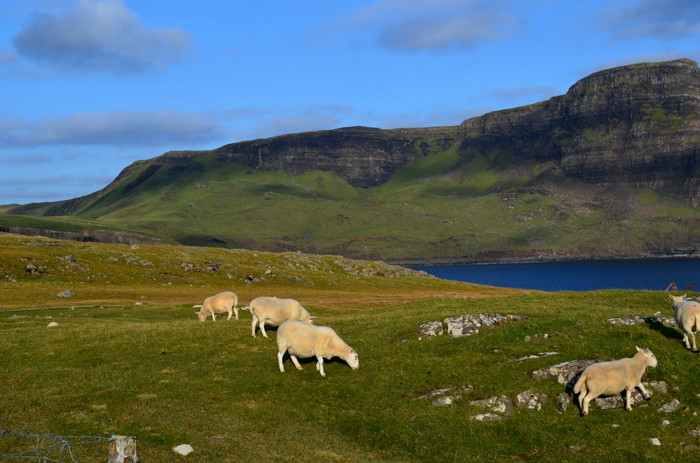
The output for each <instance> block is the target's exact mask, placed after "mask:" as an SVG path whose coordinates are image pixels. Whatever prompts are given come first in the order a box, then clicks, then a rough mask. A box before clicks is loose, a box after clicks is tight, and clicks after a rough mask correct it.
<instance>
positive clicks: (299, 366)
mask: <svg viewBox="0 0 700 463" xmlns="http://www.w3.org/2000/svg"><path fill="white" fill-rule="evenodd" d="M289 357H290V358H291V359H292V363H294V366H295V367H297V370H301V369H302V368H301V364H299V359H297V358H296V356H295V355H292V354H289Z"/></svg>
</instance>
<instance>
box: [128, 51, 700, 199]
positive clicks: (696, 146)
mask: <svg viewBox="0 0 700 463" xmlns="http://www.w3.org/2000/svg"><path fill="white" fill-rule="evenodd" d="M450 147H454V148H455V149H456V150H457V153H458V154H460V155H461V156H462V157H463V158H464V162H469V160H470V159H471V158H472V157H473V156H474V155H476V154H479V155H482V156H484V157H486V158H487V159H488V160H489V167H490V168H493V169H504V168H506V167H507V166H509V165H518V164H530V165H532V164H533V163H546V162H552V163H554V166H555V168H556V169H558V170H559V171H560V172H562V173H563V174H564V175H565V176H566V177H570V178H576V179H579V180H581V181H583V182H586V183H589V184H595V185H600V186H606V185H626V186H632V187H638V188H650V189H653V190H656V191H658V192H661V193H666V194H670V195H673V196H676V197H679V198H684V199H685V200H686V201H687V202H688V204H689V205H692V206H694V207H696V206H698V205H699V204H700V69H699V68H698V64H697V63H696V62H695V61H691V60H688V59H680V60H677V61H669V62H662V63H643V64H636V65H630V66H622V67H618V68H614V69H608V70H605V71H600V72H597V73H595V74H592V75H590V76H588V77H586V78H584V79H582V80H580V81H579V82H577V83H575V84H574V85H573V86H572V87H571V88H570V89H569V91H568V92H567V93H566V94H565V95H562V96H558V97H554V98H551V99H550V100H548V101H544V102H541V103H538V104H533V105H530V106H523V107H519V108H513V109H508V110H503V111H496V112H492V113H488V114H485V115H483V116H480V117H476V118H472V119H469V120H466V121H464V122H463V123H462V124H461V125H460V126H458V127H433V128H416V129H395V130H380V129H374V128H368V127H349V128H342V129H336V130H327V131H320V132H307V133H299V134H290V135H283V136H279V137H272V138H267V139H260V140H252V141H245V142H240V143H233V144H230V145H225V146H223V147H221V148H219V149H217V150H214V152H215V153H216V155H217V156H218V158H219V159H220V160H222V161H230V162H236V163H239V164H243V165H246V166H249V167H251V168H255V169H272V170H283V171H285V172H288V173H290V174H293V175H296V174H300V173H303V172H307V171H310V170H321V171H332V172H335V173H337V174H338V175H340V176H342V177H343V178H345V179H346V180H347V181H348V182H349V183H350V184H351V185H353V186H355V187H360V188H367V187H373V186H378V185H381V184H383V183H384V182H386V181H387V180H388V179H389V178H390V177H391V176H392V174H393V173H394V172H395V171H396V169H398V168H399V167H401V166H402V165H404V164H406V163H408V162H411V161H414V160H417V159H419V158H421V157H424V156H426V155H428V154H430V153H434V152H439V151H444V150H446V149H448V148H450ZM200 154H201V153H199V152H170V153H166V154H164V155H163V156H160V157H158V158H155V159H152V160H150V161H146V162H149V163H151V166H150V167H149V169H147V170H146V172H145V173H144V174H142V176H143V175H147V174H148V173H149V172H155V171H156V170H157V168H158V167H159V166H160V165H163V164H164V163H172V162H176V163H177V162H183V163H184V162H185V161H186V160H187V159H188V158H192V157H196V156H198V155H200ZM133 168H135V167H134V166H131V167H130V168H127V169H125V172H124V173H122V175H120V177H119V178H121V177H123V176H124V175H125V174H126V173H128V172H130V171H131V170H133ZM119 178H118V179H117V180H119Z"/></svg>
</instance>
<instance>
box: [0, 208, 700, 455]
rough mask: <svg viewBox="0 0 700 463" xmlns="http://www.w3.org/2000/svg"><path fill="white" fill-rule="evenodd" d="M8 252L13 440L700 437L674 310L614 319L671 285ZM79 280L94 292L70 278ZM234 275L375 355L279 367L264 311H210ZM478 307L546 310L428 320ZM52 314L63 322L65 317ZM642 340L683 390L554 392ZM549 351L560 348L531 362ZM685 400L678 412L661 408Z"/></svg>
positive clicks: (679, 447) (529, 447)
mask: <svg viewBox="0 0 700 463" xmlns="http://www.w3.org/2000/svg"><path fill="white" fill-rule="evenodd" d="M374 207H377V206H374ZM0 250H1V251H0V269H1V270H0V277H2V278H3V283H0V285H2V295H3V297H2V298H1V300H0V334H1V335H0V356H2V359H3V368H2V369H0V384H3V394H1V395H0V429H2V430H3V431H10V432H8V433H5V432H3V433H2V436H1V437H0V455H7V454H10V455H12V454H17V453H18V452H20V451H22V450H26V449H27V447H29V448H36V446H37V442H36V441H35V440H34V439H32V438H27V437H23V435H24V434H38V435H46V434H52V435H58V436H74V437H72V438H69V439H68V440H69V441H72V442H73V443H74V445H71V451H72V455H73V456H74V457H75V459H76V461H80V462H83V461H85V462H87V461H100V460H104V459H105V458H106V450H107V446H106V443H105V442H104V441H98V442H97V443H95V444H84V445H80V444H78V443H75V441H76V440H79V439H78V437H79V436H97V437H100V436H102V438H104V437H105V436H107V437H108V436H110V435H112V434H123V435H133V436H136V437H137V438H138V442H139V448H140V454H141V458H142V459H143V461H174V460H178V459H180V457H177V456H176V455H175V454H174V453H173V452H172V450H171V448H172V447H174V446H176V445H179V444H183V443H188V444H190V445H192V447H194V449H195V451H194V453H192V454H190V455H189V456H188V457H187V460H188V461H197V462H200V461H201V462H211V461H217V462H234V461H289V462H292V461H329V462H330V461H333V462H364V461H386V462H395V461H416V462H417V461H420V462H431V461H435V462H443V461H465V460H470V461H494V460H498V461H501V460H532V459H538V460H542V461H557V462H560V461H581V460H587V461H588V460H596V461H613V460H644V461H680V460H681V459H683V460H686V459H693V458H696V457H697V455H698V452H699V451H700V450H698V449H697V447H698V446H699V445H700V441H699V440H698V437H696V434H692V432H693V431H696V430H697V428H698V426H699V424H698V422H697V418H696V417H695V416H694V415H695V414H696V412H698V411H699V409H700V399H699V398H698V396H697V392H698V390H697V378H696V374H695V373H694V372H695V371H697V369H698V367H700V357H698V355H697V354H693V353H690V352H688V351H687V350H686V349H685V347H683V346H682V344H681V336H680V333H679V332H678V331H677V330H676V329H674V328H670V327H665V326H661V325H654V324H641V325H633V326H620V325H612V324H609V323H608V322H607V319H608V318H611V317H622V316H634V315H652V314H653V313H654V312H657V311H661V312H662V313H663V314H665V315H667V316H670V315H671V309H670V304H669V303H668V297H667V295H666V294H665V293H663V292H652V291H597V292H588V293H571V292H562V293H541V292H533V291H518V290H505V289H499V288H491V287H483V286H477V285H471V284H467V283H456V282H447V281H442V280H438V279H435V278H429V277H425V276H421V275H420V274H416V273H415V272H410V271H406V270H402V269H401V268H396V267H391V266H386V265H384V264H381V263H376V262H372V261H351V260H348V259H344V258H341V257H338V256H314V255H305V254H298V253H282V254H274V253H264V252H252V251H242V250H225V249H211V248H209V249H207V248H195V247H181V246H139V247H132V246H125V245H105V244H97V243H77V242H71V241H57V240H49V239H43V238H36V237H17V236H12V235H7V234H0ZM29 265H31V266H33V268H35V269H36V271H35V272H34V273H30V272H27V268H28V267H27V266H29ZM31 268H32V267H30V269H31ZM66 289H72V290H73V292H74V293H75V295H74V296H73V297H72V298H69V299H66V298H61V297H58V296H57V294H58V293H59V292H61V291H63V290H66ZM221 290H233V291H236V292H237V293H239V295H240V296H241V299H242V303H243V304H247V303H248V301H249V300H250V299H252V298H253V297H256V296H259V295H278V296H285V297H295V298H297V299H299V300H300V301H301V302H302V303H303V304H304V305H305V306H306V307H307V308H308V309H309V310H310V311H311V313H312V314H314V315H316V316H317V317H318V318H317V323H318V324H324V325H330V326H332V327H334V328H335V329H336V331H337V332H338V333H339V334H340V335H341V337H343V338H344V339H345V341H347V342H348V343H349V344H350V345H351V346H353V347H354V348H356V349H357V351H358V353H359V356H360V369H359V370H357V371H352V370H351V369H350V368H349V367H348V366H347V365H346V364H345V363H343V362H342V361H337V360H336V361H331V362H328V364H327V365H326V367H325V370H326V374H327V377H326V378H322V377H321V376H320V375H319V374H318V373H317V372H316V370H315V368H314V365H313V364H312V363H310V362H304V363H303V366H304V369H303V370H302V371H297V370H295V369H294V368H292V365H291V362H290V361H289V359H286V362H285V366H286V369H287V371H286V372H285V373H280V372H279V370H278V368H277V359H276V346H275V342H274V339H275V337H276V333H275V330H274V329H271V330H268V333H269V334H270V339H263V338H262V337H260V336H258V337H256V338H252V337H251V336H250V314H249V313H248V312H246V311H242V313H241V319H240V320H238V321H233V320H232V321H226V320H222V319H221V318H219V320H218V321H217V322H215V323H214V322H211V321H210V320H209V321H207V322H205V323H200V322H198V321H197V319H196V316H195V315H194V313H193V312H194V310H196V309H194V308H193V307H192V305H193V304H196V303H201V301H202V300H203V298H204V297H206V296H208V295H211V294H213V293H215V292H218V291H221ZM85 306H91V307H85ZM42 307H43V308H44V309H43V310H22V309H30V308H42ZM467 313H500V314H518V315H525V316H527V317H529V318H528V319H527V320H525V321H521V322H518V323H512V324H505V325H503V326H501V327H500V328H497V329H482V330H481V331H480V332H479V333H478V334H476V335H474V336H470V337H464V338H458V339H453V338H451V337H449V336H439V337H436V338H433V339H425V338H424V339H422V340H419V335H418V331H417V328H418V326H419V325H420V324H422V323H425V322H428V321H433V320H442V319H444V318H445V317H449V316H456V315H462V314H467ZM52 321H53V322H57V323H58V327H55V328H48V327H47V324H48V323H49V322H52ZM635 345H639V346H640V347H649V348H651V349H652V350H653V351H654V352H655V353H656V355H657V357H658V359H659V366H658V367H657V368H656V369H654V370H650V371H649V372H648V373H647V376H646V379H648V380H653V381H666V382H667V383H668V392H666V393H663V392H654V395H653V397H652V400H651V402H648V403H643V404H635V405H634V409H633V410H632V411H631V412H625V411H622V410H601V409H599V408H597V407H595V406H593V405H592V410H591V414H590V415H589V416H587V417H585V418H582V417H580V416H579V415H578V411H577V409H576V408H575V407H574V406H573V405H570V406H569V409H568V410H567V411H566V412H565V413H563V414H562V413H560V412H559V411H557V408H556V405H555V404H554V402H555V398H556V396H557V395H558V394H560V393H562V392H564V387H563V386H562V385H560V384H559V383H557V382H556V381H552V380H545V379H534V378H533V377H532V372H533V371H534V370H537V369H542V368H546V367H547V366H551V365H554V364H556V363H559V362H563V361H567V360H575V359H594V358H597V359H612V358H620V357H625V356H632V355H633V353H634V346H635ZM542 352H556V354H555V355H552V356H550V357H542V358H533V359H530V360H519V359H522V358H523V357H526V356H530V355H534V354H537V353H542ZM442 388H454V389H453V390H454V391H458V392H459V393H460V395H461V398H459V399H456V400H455V402H454V403H453V404H452V405H450V406H448V407H435V406H433V405H432V399H426V398H421V397H423V396H424V395H426V394H429V393H430V392H432V391H435V390H437V389H442ZM526 390H531V391H534V392H536V393H540V394H547V395H548V396H549V401H548V403H547V404H546V405H545V406H544V407H543V408H542V410H540V411H533V410H525V409H516V410H515V412H514V414H513V415H512V416H506V417H504V419H503V420H501V421H494V422H479V421H476V420H474V419H472V418H471V417H472V416H474V415H476V414H478V413H485V412H486V411H488V410H485V409H483V408H481V407H479V406H477V405H473V404H472V403H471V402H472V401H474V400H479V399H483V398H488V397H492V396H496V395H506V396H508V397H510V398H511V399H514V397H515V396H516V395H517V394H519V393H520V392H523V391H526ZM673 399H677V400H678V401H680V403H681V408H680V409H679V410H678V411H676V412H673V413H663V412H658V411H657V409H658V408H659V407H660V406H662V405H663V404H666V403H668V402H670V401H671V400H673ZM664 420H668V423H667V424H664ZM651 438H658V439H659V440H660V442H661V444H662V445H661V446H658V447H657V446H653V445H652V444H651V443H650V441H649V439H651ZM55 452H58V450H57V449H56V450H55ZM50 456H51V458H54V459H55V460H57V461H70V458H69V457H68V456H67V455H66V454H65V453H63V454H62V455H59V454H58V453H53V454H51V455H50Z"/></svg>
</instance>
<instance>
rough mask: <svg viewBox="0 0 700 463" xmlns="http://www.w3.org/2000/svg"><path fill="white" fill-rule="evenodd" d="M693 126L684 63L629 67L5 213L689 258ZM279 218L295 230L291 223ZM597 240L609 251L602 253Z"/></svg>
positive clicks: (203, 162)
mask: <svg viewBox="0 0 700 463" xmlns="http://www.w3.org/2000/svg"><path fill="white" fill-rule="evenodd" d="M698 115H700V69H699V68H698V64H697V62H695V61H692V60H689V59H680V60H675V61H669V62H661V63H639V64H634V65H628V66H621V67H618V68H612V69H608V70H603V71H599V72H596V73H594V74H591V75H589V76H587V77H584V78H583V79H580V80H579V81H577V82H576V83H574V85H572V86H571V87H570V89H569V90H568V91H567V93H566V94H564V95H560V96H555V97H552V98H550V99H549V100H546V101H542V102H538V103H534V104H532V105H527V106H521V107H517V108H511V109H504V110H499V111H493V112H490V113H487V114H484V115H482V116H478V117H474V118H470V119H467V120H466V121H463V122H462V123H460V124H458V125H455V126H444V127H426V128H407V129H378V128H370V127H345V128H339V129H333V130H324V131H316V132H302V133H296V134H286V135H280V136H276V137H270V138H263V139H257V140H250V141H242V142H237V143H231V144H228V145H224V146H222V147H220V148H217V149H214V150H208V151H172V152H168V153H164V154H163V155H161V156H158V157H155V158H152V159H149V160H144V161H137V162H135V163H133V164H131V165H130V166H127V167H126V168H125V169H124V170H123V171H122V172H121V173H120V174H119V175H118V176H117V177H116V178H115V179H114V181H113V182H111V183H110V184H109V185H108V186H106V187H105V188H104V189H102V190H100V191H98V192H95V193H92V194H90V195H87V196H84V197H80V198H74V199H71V200H67V201H61V202H56V203H43V204H30V205H24V206H17V207H12V208H6V212H7V213H9V214H24V215H31V216H43V217H51V216H76V217H82V218H86V219H92V220H99V221H104V222H105V224H110V223H111V224H120V225H128V226H130V227H135V228H139V227H143V228H144V229H146V230H149V231H150V232H151V233H153V232H155V233H161V234H163V236H167V237H169V238H170V239H173V240H175V241H177V242H182V243H185V244H203V245H214V246H226V247H231V246H248V247H257V248H260V249H263V250H264V249H267V250H289V249H299V250H303V251H311V252H322V253H341V254H344V255H347V256H349V257H362V258H366V257H370V258H378V259H383V260H393V261H397V260H406V259H409V260H410V259H418V260H421V259H423V260H426V259H433V260H444V259H448V260H454V259H457V260H463V261H468V260H479V259H480V258H484V257H485V256H500V257H498V258H497V259H503V258H504V257H503V256H506V257H505V258H508V257H507V256H510V257H511V258H512V257H513V256H524V255H527V256H537V255H540V256H549V258H551V257H552V256H559V255H565V256H566V255H568V256H574V257H578V258H581V257H584V258H585V257H601V256H602V257H605V256H613V257H615V256H617V257H619V256H635V255H650V254H655V253H656V254H658V253H664V252H670V253H672V252H673V249H686V250H688V252H689V253H691V254H692V253H694V252H695V251H694V250H695V249H697V246H698V245H699V244H700V239H698V233H697V232H696V231H695V229H696V228H695V227H697V225H698V223H699V220H700V219H699V217H700V216H699V215H698V211H697V207H698V205H699V204H700V119H699V118H698ZM218 202H223V203H225V207H227V208H229V209H230V215H231V216H233V217H228V216H226V214H223V213H222V212H221V210H220V209H221V207H216V206H217V204H216V203H218ZM368 205H369V206H370V207H367V206H368ZM255 208H257V210H255ZM285 208H287V211H288V212H285ZM382 208H383V209H382ZM378 210H382V212H381V213H380V212H377V211H378ZM126 211H129V213H126ZM260 211H264V212H265V213H262V212H260ZM290 211H295V212H296V214H293V215H294V216H296V215H300V216H303V217H301V218H299V217H295V220H296V222H294V223H291V222H293V221H291V220H290ZM480 215H481V216H483V218H482V221H483V224H481V225H480V224H479V223H478V221H476V220H474V217H479V216H480ZM304 217H306V219H307V220H306V222H304V220H302V219H303V218H304ZM0 218H1V216H0ZM197 221H199V222H200V223H199V224H197V223H196V222H197ZM382 221H385V222H387V223H388V224H387V225H386V226H384V225H383V224H382ZM307 222H308V223H307ZM644 222H649V223H650V224H653V225H649V224H645V223H644ZM363 223H364V225H362V224H363ZM421 223H423V225H421ZM256 224H260V225H259V226H257V225H256ZM314 224H316V225H314ZM372 225H374V226H372ZM526 226H527V227H526ZM650 226H651V227H652V228H651V229H650V228H649V227H650ZM324 228H325V229H326V231H324V230H323V229H324ZM499 228H504V229H505V231H501V230H499ZM236 230H237V231H238V234H236ZM276 230H278V231H277V232H276ZM606 233H610V234H614V236H616V237H619V238H622V240H621V243H620V244H618V245H616V246H612V247H611V245H610V243H607V242H606V240H605V239H603V238H601V235H604V234H606ZM568 234H574V235H576V236H578V240H577V241H575V240H572V239H570V238H569V237H567V236H566V235H568ZM262 235H264V236H262ZM606 246H607V247H608V248H610V249H608V251H605V249H604V248H605V247H606ZM394 248H398V249H401V250H403V252H399V251H397V250H396V249H394ZM613 248H614V249H613Z"/></svg>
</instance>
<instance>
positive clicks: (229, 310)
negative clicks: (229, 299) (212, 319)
mask: <svg viewBox="0 0 700 463" xmlns="http://www.w3.org/2000/svg"><path fill="white" fill-rule="evenodd" d="M227 312H228V318H227V319H226V320H231V317H233V310H231V309H228V310H227Z"/></svg>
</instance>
